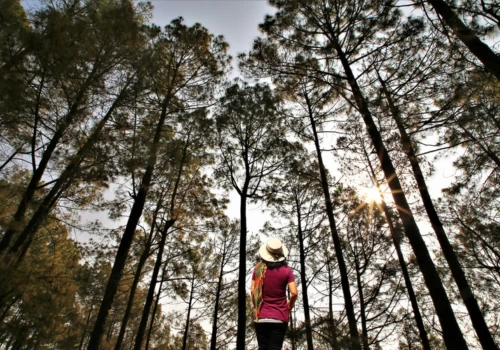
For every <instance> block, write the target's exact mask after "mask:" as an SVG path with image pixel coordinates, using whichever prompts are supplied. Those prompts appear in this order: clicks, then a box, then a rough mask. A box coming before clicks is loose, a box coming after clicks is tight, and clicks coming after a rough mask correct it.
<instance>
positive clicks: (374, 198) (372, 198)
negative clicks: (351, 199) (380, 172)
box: [363, 187, 381, 203]
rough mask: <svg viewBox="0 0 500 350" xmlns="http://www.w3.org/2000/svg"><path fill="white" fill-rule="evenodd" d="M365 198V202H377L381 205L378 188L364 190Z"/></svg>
mask: <svg viewBox="0 0 500 350" xmlns="http://www.w3.org/2000/svg"><path fill="white" fill-rule="evenodd" d="M363 197H364V200H365V202H367V203H371V202H376V203H380V202H381V198H380V194H379V192H378V189H377V188H376V187H368V188H365V189H364V190H363Z"/></svg>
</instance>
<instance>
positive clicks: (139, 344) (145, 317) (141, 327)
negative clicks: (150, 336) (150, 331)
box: [134, 220, 175, 350]
mask: <svg viewBox="0 0 500 350" xmlns="http://www.w3.org/2000/svg"><path fill="white" fill-rule="evenodd" d="M174 223H175V220H169V221H166V222H165V226H164V228H163V230H161V240H160V243H159V247H158V255H157V257H156V263H155V267H154V269H153V275H152V276H151V282H150V284H149V290H148V296H147V297H146V303H145V304H144V309H143V312H142V317H141V323H140V324H139V329H138V331H137V336H136V338H135V346H134V349H135V350H141V347H142V339H143V338H144V332H145V331H146V326H147V324H148V319H149V311H150V310H151V304H152V303H153V299H154V294H155V289H156V282H157V280H158V274H159V272H160V267H161V264H162V258H163V250H164V248H165V241H166V240H167V232H168V230H169V229H170V228H171V227H172V226H173V224H174Z"/></svg>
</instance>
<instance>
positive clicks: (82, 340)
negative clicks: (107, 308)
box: [78, 304, 94, 350]
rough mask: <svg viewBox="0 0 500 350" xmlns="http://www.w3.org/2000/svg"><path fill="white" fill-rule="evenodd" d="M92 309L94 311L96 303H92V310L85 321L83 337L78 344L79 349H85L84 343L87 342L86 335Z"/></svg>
mask: <svg viewBox="0 0 500 350" xmlns="http://www.w3.org/2000/svg"><path fill="white" fill-rule="evenodd" d="M92 311H94V304H92V305H90V310H89V313H88V315H87V320H86V321H85V327H84V328H83V332H82V338H81V339H80V345H79V346H78V350H81V349H83V343H84V342H85V336H86V335H87V327H88V326H89V323H90V317H91V316H92Z"/></svg>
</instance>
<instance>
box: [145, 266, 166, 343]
mask: <svg viewBox="0 0 500 350" xmlns="http://www.w3.org/2000/svg"><path fill="white" fill-rule="evenodd" d="M167 266H168V264H165V266H164V267H163V271H162V273H161V282H160V285H159V286H158V293H156V298H155V306H154V307H153V312H152V313H151V322H149V330H148V336H147V338H146V346H145V350H148V349H149V341H150V339H151V334H152V333H153V326H154V324H155V317H156V312H157V311H158V304H159V303H160V297H161V289H162V288H163V282H164V281H165V271H166V270H167Z"/></svg>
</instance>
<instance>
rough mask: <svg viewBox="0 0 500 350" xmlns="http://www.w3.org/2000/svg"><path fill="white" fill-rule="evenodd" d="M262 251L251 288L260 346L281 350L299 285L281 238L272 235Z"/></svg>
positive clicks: (268, 349) (264, 348) (261, 347)
mask: <svg viewBox="0 0 500 350" xmlns="http://www.w3.org/2000/svg"><path fill="white" fill-rule="evenodd" d="M259 255H260V258H261V261H259V262H258V263H257V265H256V266H255V269H254V272H253V275H252V286H251V288H250V291H251V294H252V303H253V308H254V321H255V333H256V334H257V342H258V343H259V350H281V348H282V346H283V340H284V339H285V333H286V329H287V326H288V320H289V319H290V311H291V310H292V309H293V307H294V305H295V301H296V300H297V295H298V293H297V285H296V283H295V278H294V276H293V272H292V269H291V268H290V267H288V265H287V263H286V258H287V257H288V249H287V248H286V247H285V246H283V244H282V243H281V241H280V240H279V239H277V238H270V239H269V240H268V241H267V242H266V243H264V244H263V245H262V246H261V247H260V249H259ZM287 287H288V290H289V291H290V300H287V297H286V288H287Z"/></svg>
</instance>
